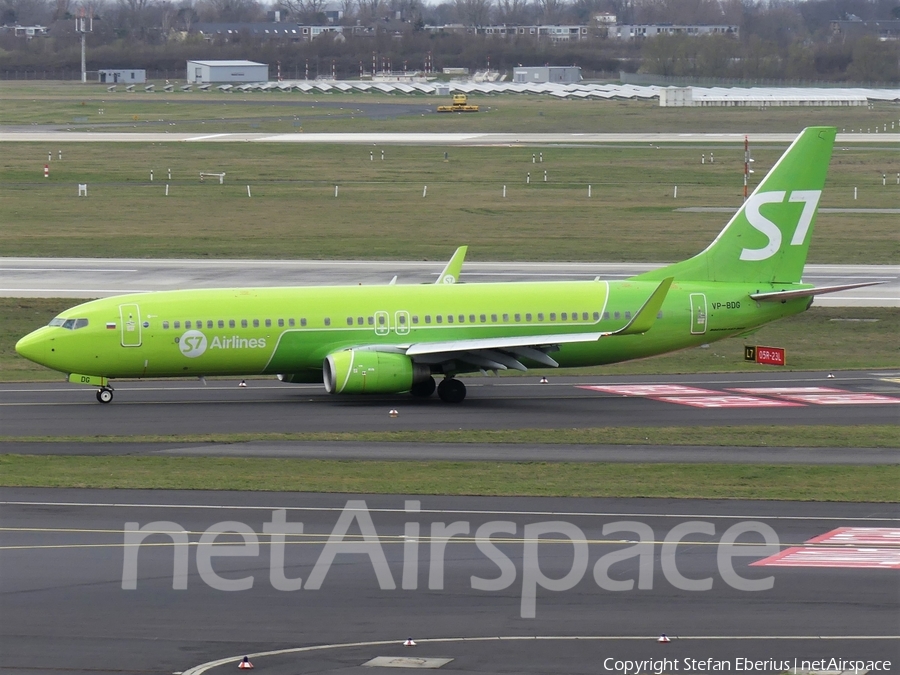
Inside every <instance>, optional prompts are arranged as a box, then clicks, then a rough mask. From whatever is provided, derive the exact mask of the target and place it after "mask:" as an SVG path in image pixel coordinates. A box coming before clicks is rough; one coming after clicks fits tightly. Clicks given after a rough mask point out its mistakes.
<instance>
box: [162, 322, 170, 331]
mask: <svg viewBox="0 0 900 675" xmlns="http://www.w3.org/2000/svg"><path fill="white" fill-rule="evenodd" d="M163 330H169V322H168V321H163Z"/></svg>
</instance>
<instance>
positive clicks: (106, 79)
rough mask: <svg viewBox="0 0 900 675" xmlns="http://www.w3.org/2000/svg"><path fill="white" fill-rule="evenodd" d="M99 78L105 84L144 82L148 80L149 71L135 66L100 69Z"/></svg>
mask: <svg viewBox="0 0 900 675" xmlns="http://www.w3.org/2000/svg"><path fill="white" fill-rule="evenodd" d="M97 80H98V81H99V82H102V83H103V84H143V83H144V82H146V81H147V71H146V70H138V69H135V68H121V69H118V70H115V69H106V70H98V71H97Z"/></svg>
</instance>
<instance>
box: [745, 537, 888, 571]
mask: <svg viewBox="0 0 900 675" xmlns="http://www.w3.org/2000/svg"><path fill="white" fill-rule="evenodd" d="M805 543H806V544H816V545H815V546H792V547H791V548H789V549H786V550H784V551H782V552H781V553H776V554H775V555H773V556H769V557H768V558H764V559H763V560H758V561H757V562H755V563H751V564H750V566H751V567H855V568H868V569H900V528H896V527H839V528H837V529H836V530H831V531H830V532H826V533H825V534H820V535H819V536H817V537H813V538H812V539H810V540H808V541H807V542H805ZM822 544H829V545H828V546H822ZM867 544H868V545H869V546H867Z"/></svg>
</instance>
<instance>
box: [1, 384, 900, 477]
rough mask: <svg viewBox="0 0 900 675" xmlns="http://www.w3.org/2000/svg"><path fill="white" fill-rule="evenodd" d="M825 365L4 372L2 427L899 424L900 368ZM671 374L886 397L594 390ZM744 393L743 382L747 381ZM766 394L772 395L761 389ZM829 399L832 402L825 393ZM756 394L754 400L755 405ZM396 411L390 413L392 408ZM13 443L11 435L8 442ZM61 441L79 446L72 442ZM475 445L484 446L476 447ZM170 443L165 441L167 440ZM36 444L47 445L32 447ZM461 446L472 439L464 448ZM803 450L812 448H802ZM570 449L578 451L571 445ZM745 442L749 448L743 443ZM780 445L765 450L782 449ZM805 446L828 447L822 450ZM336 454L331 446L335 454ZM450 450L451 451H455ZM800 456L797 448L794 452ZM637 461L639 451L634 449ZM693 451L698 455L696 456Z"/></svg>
mask: <svg viewBox="0 0 900 675" xmlns="http://www.w3.org/2000/svg"><path fill="white" fill-rule="evenodd" d="M827 375H828V374H827V373H821V372H790V371H788V372H782V371H766V372H754V373H739V374H705V375H690V376H633V377H626V376H620V377H605V378H599V377H596V376H591V377H571V376H570V377H554V376H551V377H550V378H549V382H548V383H546V384H542V383H540V381H539V378H538V377H537V376H523V377H501V378H497V377H473V378H465V379H464V381H465V382H466V384H467V388H468V392H469V393H468V397H467V398H466V400H465V401H464V402H463V403H462V404H459V405H453V404H445V403H443V402H441V401H440V400H438V399H437V397H432V398H430V399H425V400H422V399H414V398H412V397H410V396H408V395H394V396H332V395H329V394H326V393H325V392H324V388H323V387H322V386H321V385H291V384H284V383H281V382H278V381H276V380H274V379H272V380H262V379H261V380H248V381H247V386H246V387H239V386H238V381H237V380H210V381H209V382H208V383H207V384H206V385H204V384H203V383H201V382H199V381H196V380H193V381H184V380H177V381H146V382H144V381H126V382H121V383H117V384H116V385H115V386H116V390H115V399H114V400H113V402H112V403H110V404H108V405H102V404H100V403H97V401H96V398H95V396H94V391H93V390H92V389H90V388H86V387H79V386H77V385H70V384H67V383H52V382H46V383H32V384H22V383H7V384H2V385H0V429H2V430H3V434H4V435H6V436H17V437H35V436H37V437H47V436H50V437H53V436H58V437H64V436H82V437H85V436H87V437H89V436H96V435H123V436H131V435H170V434H235V433H269V432H271V433H279V432H285V433H287V432H305V431H306V432H312V431H349V432H354V431H357V432H358V431H399V430H437V431H440V430H456V429H532V428H534V429H564V428H583V427H610V426H611V427H615V426H638V427H643V426H698V427H703V426H712V425H750V424H753V425H759V424H810V425H823V424H837V425H844V424H898V423H900V405H898V402H900V372H889V371H884V372H874V371H873V372H869V371H858V372H852V371H840V372H837V373H835V374H834V377H833V378H828V377H827ZM628 384H664V385H680V386H688V387H695V388H699V389H702V390H706V391H708V392H711V393H712V394H713V395H716V394H719V395H728V394H736V393H737V392H732V391H729V390H731V389H745V388H764V387H827V388H830V389H837V390H840V391H842V392H851V393H859V394H874V395H878V396H882V397H886V399H885V400H883V401H882V402H881V403H876V404H874V405H869V404H856V405H827V404H803V405H795V406H774V407H773V406H770V405H765V406H763V407H737V408H732V407H725V408H717V407H713V408H707V407H692V406H688V405H682V404H679V403H675V402H670V401H666V400H655V399H651V398H645V397H643V396H623V395H622V394H620V393H616V392H605V391H597V390H593V389H585V388H583V387H586V386H587V387H590V386H613V385H628ZM742 393H745V392H742ZM754 398H756V399H761V398H764V400H765V401H768V400H769V399H775V400H777V399H776V398H775V397H773V396H766V395H764V396H756V397H754ZM826 403H827V402H826ZM754 405H755V404H754ZM392 409H393V410H396V411H397V415H396V416H395V417H394V416H391V415H390V414H389V412H390V410H392ZM4 447H6V448H7V451H11V450H9V449H8V448H10V447H11V446H9V445H6V446H4ZM53 447H54V448H56V449H55V450H53V451H54V452H74V451H76V450H75V449H73V448H70V449H68V450H67V449H66V446H65V444H64V443H63V444H60V445H54V446H53ZM74 447H75V448H81V449H80V450H78V452H91V453H101V454H103V453H106V452H110V453H117V452H120V451H121V449H116V448H114V447H109V448H108V447H107V446H105V445H100V444H93V445H90V446H89V447H88V448H85V446H84V445H83V444H78V445H77V446H74ZM178 447H179V448H182V449H181V450H177V449H175V450H172V449H171V448H168V450H169V451H172V452H175V451H177V452H182V453H185V454H198V453H201V452H210V449H209V448H210V446H204V449H197V448H193V449H191V448H187V449H185V448H183V447H182V446H178ZM257 447H258V446H255V445H253V444H250V445H244V446H227V447H225V448H219V449H215V450H213V451H214V452H216V453H222V454H234V453H237V454H255V449H256V448H257ZM476 447H478V446H476ZM336 448H337V446H335V448H331V446H330V445H329V446H328V447H327V448H326V447H323V448H320V449H319V450H315V449H314V448H312V447H310V448H307V449H306V450H304V451H303V452H306V453H310V454H308V455H307V456H317V455H316V453H319V455H328V454H331V453H338V450H337V449H336ZM159 450H160V451H163V450H164V449H163V448H159ZM32 451H33V452H46V451H47V450H46V449H44V450H41V446H35V448H34V450H32ZM264 452H266V453H268V454H270V455H279V454H285V453H287V454H292V453H298V452H300V451H298V450H297V449H296V448H295V447H292V446H284V445H281V446H278V445H275V446H272V445H270V446H265V450H264ZM344 452H345V453H347V456H358V455H359V454H365V455H367V456H370V455H369V453H372V455H371V456H377V455H378V454H379V453H383V456H384V457H385V458H402V457H405V458H411V457H415V458H420V459H423V458H438V457H440V458H444V456H443V453H442V452H440V453H437V452H436V451H435V450H434V449H433V447H430V446H428V445H426V444H423V445H421V446H418V449H412V448H406V449H405V450H403V451H402V452H399V454H397V453H398V451H397V450H396V449H395V448H390V447H387V448H382V449H380V450H379V449H378V448H377V446H375V445H369V444H362V445H357V446H351V447H348V448H345V449H344ZM454 452H455V453H456V455H455V456H457V457H462V456H464V455H466V454H468V453H470V452H472V451H471V450H470V449H459V448H457V449H456V450H455V451H454ZM491 452H493V453H495V456H499V455H504V456H506V458H508V459H511V458H514V457H511V456H510V454H511V453H512V452H515V451H512V450H510V449H497V448H493V449H492V450H491ZM521 452H522V453H523V456H526V457H529V458H532V459H538V458H540V459H554V458H562V457H566V458H567V459H572V460H573V461H585V460H590V459H603V461H607V460H609V459H610V458H611V457H618V459H619V461H622V460H627V459H631V458H632V457H638V456H640V453H636V454H632V453H631V451H630V449H628V448H624V447H623V448H614V447H613V448H607V449H605V450H602V449H594V448H593V447H592V448H590V449H588V450H587V451H586V450H585V449H583V448H572V449H569V450H564V449H562V448H559V447H557V446H553V445H548V446H537V445H534V446H528V445H526V446H525V447H523V448H522V449H521ZM683 452H684V456H685V457H690V453H691V452H693V453H694V454H693V457H694V460H693V461H697V458H701V459H702V458H704V457H706V458H707V459H708V458H710V457H716V458H718V457H719V455H720V454H721V453H720V451H718V450H711V449H703V448H694V449H693V450H687V449H686V450H684V451H683ZM735 452H736V453H737V454H735V455H734V456H735V457H743V458H747V457H748V456H749V455H752V454H755V453H756V452H758V451H756V450H749V449H743V450H741V449H735ZM795 452H797V453H803V452H805V451H804V450H802V449H797V450H796V451H795ZM566 453H569V454H566ZM645 453H646V456H647V457H648V458H650V459H651V460H652V459H653V458H656V460H657V461H658V460H659V459H660V458H661V457H662V456H663V455H664V454H665V453H664V451H662V450H661V449H655V448H649V449H647V450H645ZM742 453H743V454H742ZM777 453H778V451H772V452H771V453H769V454H761V455H758V456H759V457H766V458H775V456H776V454H777ZM807 454H808V455H810V454H811V455H816V456H818V455H819V452H818V451H815V452H808V453H807ZM332 456H333V455H332ZM450 456H453V453H452V452H451V455H450ZM793 456H794V457H798V456H799V455H793ZM826 456H828V457H831V458H832V459H830V460H827V461H841V462H844V461H851V458H855V461H862V462H868V461H877V462H880V461H883V458H884V456H885V455H884V453H882V452H880V451H858V450H853V449H848V450H844V451H834V452H833V453H828V454H827V455H826V454H825V453H822V454H821V457H822V458H823V459H824V458H825V457H826ZM632 461H634V460H633V459H632ZM686 461H691V460H690V459H688V460H686Z"/></svg>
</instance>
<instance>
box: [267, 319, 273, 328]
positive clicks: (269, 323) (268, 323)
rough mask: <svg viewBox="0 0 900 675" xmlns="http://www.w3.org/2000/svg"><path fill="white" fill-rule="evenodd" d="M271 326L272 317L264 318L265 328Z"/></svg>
mask: <svg viewBox="0 0 900 675" xmlns="http://www.w3.org/2000/svg"><path fill="white" fill-rule="evenodd" d="M271 327H272V319H266V328H271Z"/></svg>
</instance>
